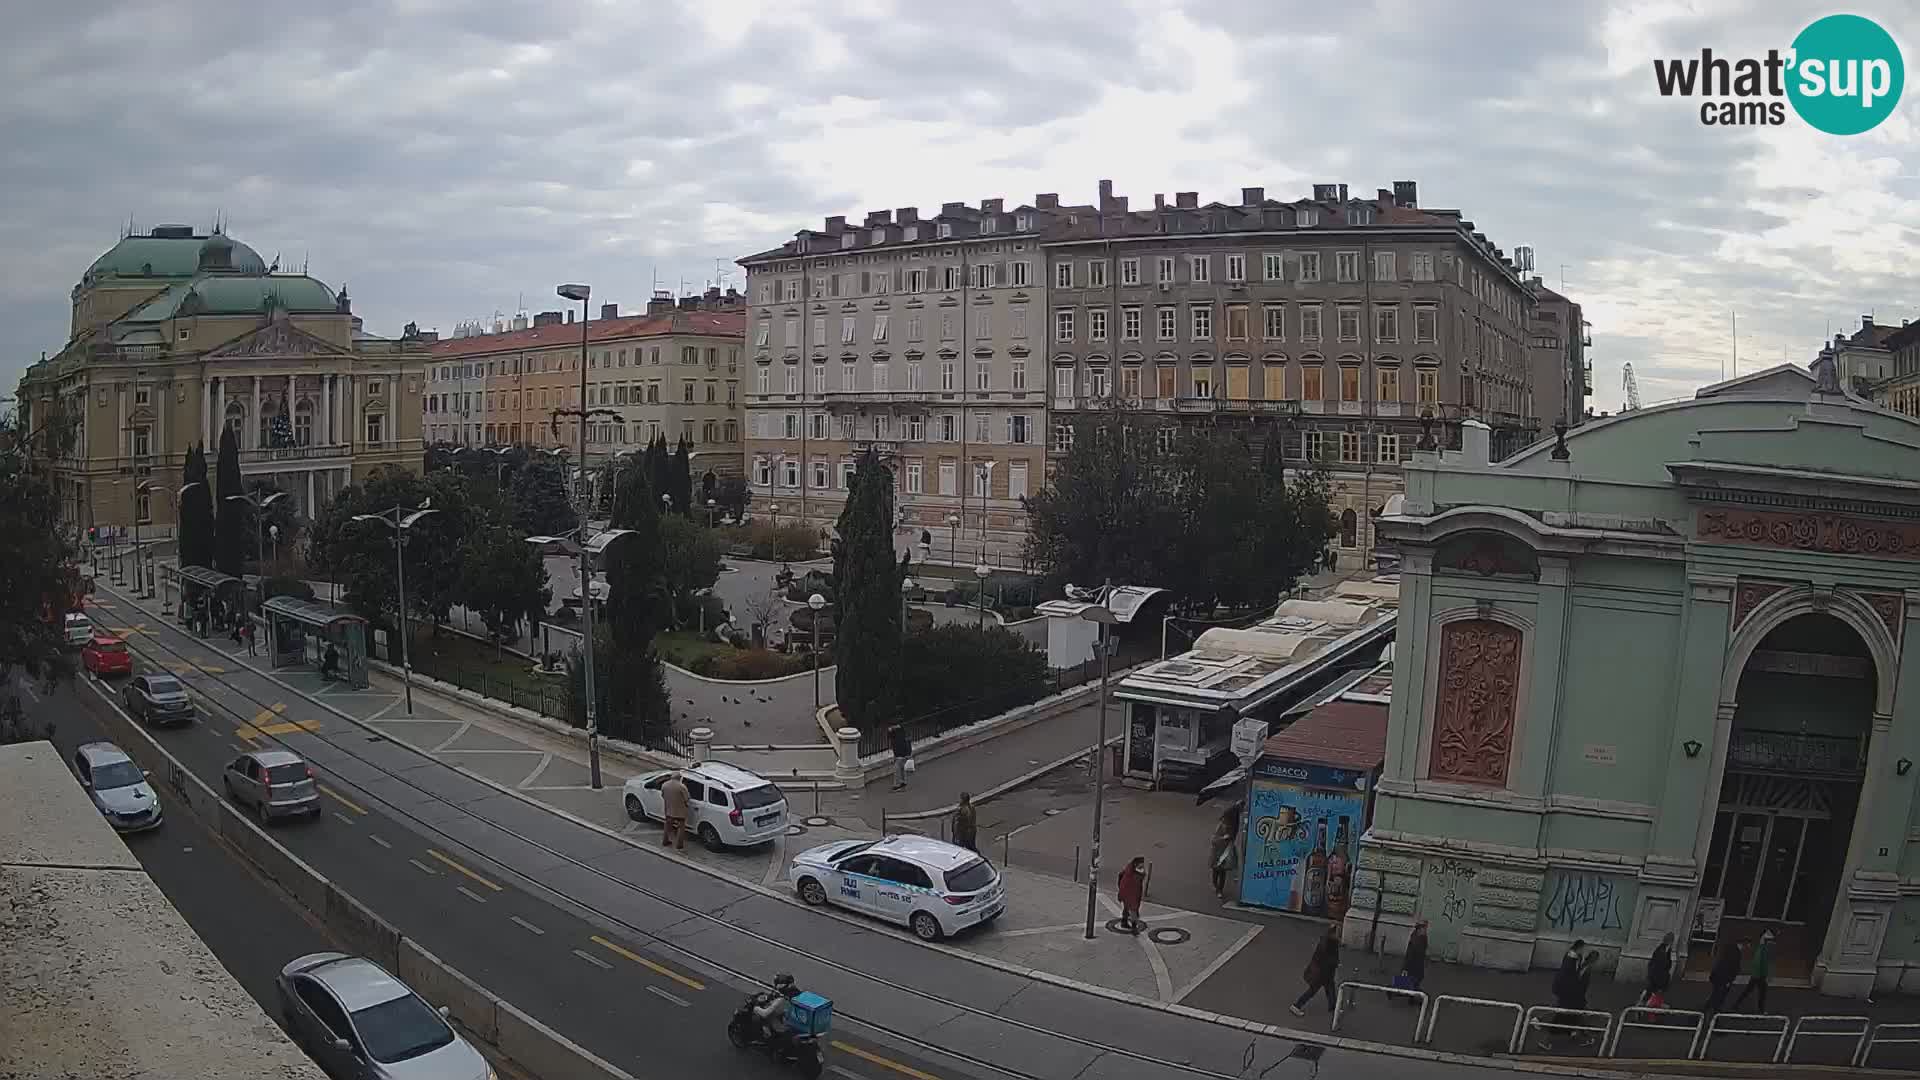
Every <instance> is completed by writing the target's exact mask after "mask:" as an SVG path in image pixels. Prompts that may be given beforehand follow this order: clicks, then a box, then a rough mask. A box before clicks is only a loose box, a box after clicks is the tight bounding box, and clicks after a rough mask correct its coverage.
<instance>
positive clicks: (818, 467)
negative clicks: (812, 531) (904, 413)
mask: <svg viewBox="0 0 1920 1080" xmlns="http://www.w3.org/2000/svg"><path fill="white" fill-rule="evenodd" d="M1002 464H1003V463H1001V462H984V461H976V462H974V463H973V468H972V469H970V470H969V473H970V474H971V475H970V479H971V480H972V484H971V485H970V492H969V493H970V494H971V495H972V496H973V497H974V498H976V499H991V498H1004V499H1018V498H1022V497H1024V496H1026V495H1027V494H1028V493H1029V492H1028V488H1027V480H1028V476H1029V466H1028V464H1027V463H1026V462H1024V461H1009V462H1005V463H1004V465H1005V468H1004V469H1002V468H1000V466H1001V465H1002ZM854 467H855V463H854V461H853V459H852V458H841V459H840V461H839V468H838V469H834V468H833V467H832V463H830V462H828V460H827V459H826V458H819V457H817V458H814V459H813V462H812V467H811V468H810V469H809V470H808V471H809V472H810V473H811V474H812V475H811V476H810V477H809V480H810V482H809V484H808V487H809V488H810V489H812V490H817V491H829V490H837V491H846V490H848V489H850V488H852V487H853V471H854ZM928 472H929V470H928V468H927V462H926V461H925V460H924V459H921V458H907V459H905V460H903V461H901V462H900V463H899V467H898V468H896V469H895V470H894V475H893V486H894V491H895V492H897V493H900V494H905V495H949V496H951V495H958V494H959V493H960V484H959V481H960V462H959V461H957V460H955V459H953V458H941V459H939V460H938V461H936V462H935V463H934V468H933V470H932V474H933V479H934V481H935V483H936V485H937V486H935V487H932V488H929V487H928V486H927V480H928ZM996 473H998V474H999V475H1001V476H1004V477H1005V478H1006V479H1005V484H1006V487H1005V490H995V488H996V485H995V483H994V476H995V474H996ZM800 475H801V469H800V462H799V461H798V460H796V459H794V458H790V457H785V456H778V455H776V456H774V457H765V456H761V457H756V458H754V459H753V482H754V484H755V485H757V486H759V487H763V488H772V487H773V486H774V481H775V480H776V479H777V480H778V481H779V486H780V487H782V488H793V489H796V490H797V489H798V488H799V487H800ZM829 485H831V486H829Z"/></svg>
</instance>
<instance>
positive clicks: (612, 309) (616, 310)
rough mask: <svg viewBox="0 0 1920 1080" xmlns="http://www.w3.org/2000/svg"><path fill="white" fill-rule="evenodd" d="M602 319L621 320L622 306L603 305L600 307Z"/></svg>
mask: <svg viewBox="0 0 1920 1080" xmlns="http://www.w3.org/2000/svg"><path fill="white" fill-rule="evenodd" d="M600 317H601V318H603V319H617V318H619V317H620V305H619V304H601V305H600Z"/></svg>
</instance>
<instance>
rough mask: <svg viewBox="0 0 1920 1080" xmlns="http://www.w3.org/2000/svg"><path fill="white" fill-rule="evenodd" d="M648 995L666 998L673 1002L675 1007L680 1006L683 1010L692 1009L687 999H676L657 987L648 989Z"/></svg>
mask: <svg viewBox="0 0 1920 1080" xmlns="http://www.w3.org/2000/svg"><path fill="white" fill-rule="evenodd" d="M647 993H649V994H652V995H653V996H654V997H658V998H666V999H667V1000H668V1001H671V1002H673V1003H674V1004H675V1005H678V1006H680V1007H681V1008H683V1009H686V1008H690V1007H691V1006H689V1005H688V1004H687V1001H686V999H685V998H678V997H675V996H673V995H672V994H669V993H667V992H666V991H665V990H662V989H660V988H659V987H657V986H649V987H647Z"/></svg>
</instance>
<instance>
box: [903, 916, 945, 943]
mask: <svg viewBox="0 0 1920 1080" xmlns="http://www.w3.org/2000/svg"><path fill="white" fill-rule="evenodd" d="M907 925H909V926H911V927H912V928H913V936H914V937H917V938H919V939H920V940H921V941H939V940H940V920H939V919H936V918H934V917H933V916H932V915H929V914H927V913H926V912H924V911H916V912H914V913H913V918H912V919H911V920H910V921H909V922H908V924H907Z"/></svg>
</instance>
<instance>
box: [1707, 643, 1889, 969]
mask: <svg viewBox="0 0 1920 1080" xmlns="http://www.w3.org/2000/svg"><path fill="white" fill-rule="evenodd" d="M1875 674H1876V673H1875V668H1874V662H1873V659H1872V653H1871V652H1870V651H1869V649H1868V647H1867V643H1866V642H1865V641H1864V640H1862V639H1861V637H1860V635H1859V633H1857V632H1856V631H1855V630H1854V629H1853V628H1852V627H1851V626H1849V625H1848V624H1847V623H1846V622H1844V621H1842V620H1841V619H1838V618H1836V617H1834V616H1832V615H1829V614H1823V613H1817V612H1810V613H1806V614H1801V615H1796V616H1793V617H1792V618H1789V619H1787V620H1786V621H1784V622H1782V623H1780V624H1779V625H1778V626H1775V627H1774V628H1773V629H1771V630H1770V631H1768V632H1767V633H1766V636H1765V637H1763V638H1762V639H1761V640H1760V643H1759V644H1758V646H1756V647H1755V648H1754V650H1753V652H1752V654H1751V655H1750V656H1749V657H1748V659H1747V663H1746V667H1745V668H1744V669H1743V670H1742V672H1741V675H1740V683H1739V689H1738V691H1737V693H1736V695H1735V699H1734V700H1735V705H1736V709H1735V712H1734V720H1733V727H1732V729H1731V731H1730V732H1729V734H1728V740H1727V751H1726V771H1725V774H1724V776H1723V777H1722V780H1721V784H1720V799H1719V805H1718V806H1717V807H1716V809H1715V816H1714V823H1713V832H1712V836H1711V839H1710V841H1709V843H1708V847H1707V857H1706V864H1705V867H1704V874H1703V877H1702V881H1701V898H1702V903H1703V905H1711V904H1717V905H1718V906H1719V910H1720V913H1721V914H1720V931H1719V935H1718V937H1719V939H1720V940H1723V941H1724V940H1727V939H1728V938H1729V937H1731V938H1732V939H1733V940H1736V941H1742V942H1753V941H1756V940H1758V939H1759V937H1760V935H1761V934H1762V933H1764V932H1768V931H1771V932H1772V933H1773V935H1774V946H1773V957H1774V971H1775V975H1776V978H1779V979H1798V978H1806V977H1808V975H1809V974H1810V973H1811V972H1812V971H1813V968H1814V964H1815V962H1816V961H1817V960H1818V959H1819V955H1820V950H1821V947H1822V942H1823V941H1824V939H1825V936H1826V932H1827V926H1828V923H1829V921H1830V920H1831V918H1832V916H1833V913H1834V903H1835V900H1836V898H1837V896H1838V892H1839V889H1840V887H1841V883H1842V879H1843V878H1844V876H1845V871H1846V866H1847V855H1848V845H1849V843H1850V841H1851V839H1852V835H1853V822H1854V813H1855V810H1856V809H1857V808H1858V806H1859V804H1860V790H1861V784H1862V783H1863V781H1864V780H1865V778H1866V772H1867V755H1868V750H1869V742H1870V740H1871V737H1872V731H1873V714H1874V707H1875V692H1876V681H1875ZM1704 962H1705V951H1704V950H1703V951H1702V952H1701V953H1697V954H1696V959H1695V963H1696V964H1703V963H1704Z"/></svg>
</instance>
